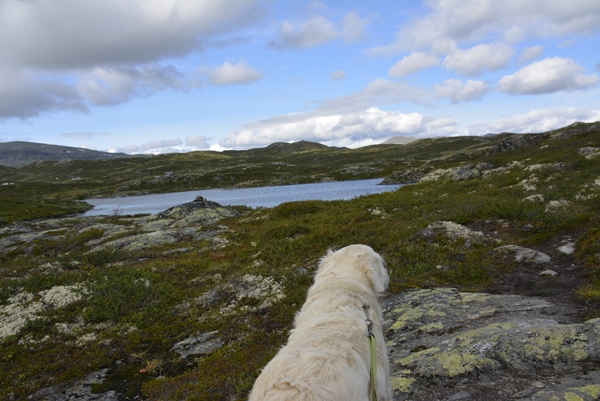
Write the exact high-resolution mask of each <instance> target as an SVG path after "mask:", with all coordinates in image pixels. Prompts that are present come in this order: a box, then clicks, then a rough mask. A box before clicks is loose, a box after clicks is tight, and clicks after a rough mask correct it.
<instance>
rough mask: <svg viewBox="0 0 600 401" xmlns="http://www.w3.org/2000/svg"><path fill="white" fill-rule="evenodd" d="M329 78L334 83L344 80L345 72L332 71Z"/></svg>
mask: <svg viewBox="0 0 600 401" xmlns="http://www.w3.org/2000/svg"><path fill="white" fill-rule="evenodd" d="M329 77H330V78H331V79H333V80H334V81H339V80H340V79H344V78H346V71H344V70H337V71H334V72H332V73H331V75H329Z"/></svg>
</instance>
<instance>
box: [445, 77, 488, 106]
mask: <svg viewBox="0 0 600 401" xmlns="http://www.w3.org/2000/svg"><path fill="white" fill-rule="evenodd" d="M434 89H435V93H436V94H437V96H439V97H447V98H450V100H451V101H452V103H459V102H469V101H472V100H481V98H482V97H483V96H484V95H486V94H487V93H489V92H490V88H489V87H488V85H487V84H486V83H485V82H483V81H473V80H468V81H467V82H465V83H464V85H463V83H462V81H461V80H460V79H447V80H445V81H444V83H443V85H434Z"/></svg>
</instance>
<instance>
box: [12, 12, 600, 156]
mask: <svg viewBox="0 0 600 401" xmlns="http://www.w3.org/2000/svg"><path fill="white" fill-rule="evenodd" d="M599 76H600V1H599V0H568V1H567V0H502V1H497V0H426V1H413V0H379V1H377V0H373V1H368V2H366V1H359V0H331V1H329V0H324V1H296V0H286V1H283V0H281V1H267V0H126V1H124V0H86V1H82V0H2V1H1V2H0V142H8V141H30V142H40V143H49V144H56V145H65V146H74V147H83V148H88V149H93V150H101V151H109V152H125V153H130V154H141V153H144V154H160V153H172V152H187V151H192V150H205V149H210V150H223V149H249V148H257V147H264V146H267V145H269V144H271V143H273V142H294V141H299V140H308V141H315V142H320V143H323V144H326V145H329V146H346V147H350V148H356V147H360V146H366V145H372V144H377V143H381V142H383V141H385V140H387V139H389V138H391V137H394V136H407V137H415V138H423V137H436V136H458V135H485V134H487V133H499V132H516V133H526V132H543V131H548V130H551V129H555V128H560V127H563V126H566V125H568V124H571V123H573V122H575V121H584V122H591V121H598V120H600V85H599Z"/></svg>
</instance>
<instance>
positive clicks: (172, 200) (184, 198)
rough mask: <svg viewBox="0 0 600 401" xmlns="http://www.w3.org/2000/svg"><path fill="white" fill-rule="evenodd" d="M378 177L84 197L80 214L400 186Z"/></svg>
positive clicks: (344, 195) (265, 202)
mask: <svg viewBox="0 0 600 401" xmlns="http://www.w3.org/2000/svg"><path fill="white" fill-rule="evenodd" d="M381 181H382V179H381V178H376V179H370V180H354V181H336V182H321V183H315V184H299V185H282V186H275V187H259V188H240V189H202V190H198V191H186V192H171V193H166V194H156V195H142V196H128V197H122V198H105V199H86V202H87V203H89V204H91V205H93V206H94V208H93V209H91V210H89V211H87V212H86V213H85V214H84V215H83V216H100V215H111V214H114V213H115V212H118V213H120V214H139V213H150V214H157V213H160V212H162V211H163V210H166V209H168V208H170V207H173V206H176V205H181V204H182V203H188V202H191V201H193V200H194V199H195V198H196V197H197V196H202V197H204V198H206V199H208V200H211V201H214V202H217V203H220V204H221V205H224V206H233V205H246V206H249V207H254V208H255V207H274V206H277V205H280V204H282V203H285V202H294V201H304V200H349V199H352V198H356V197H358V196H363V195H370V194H377V193H381V192H388V191H392V190H394V189H396V188H400V187H401V186H402V185H378V184H379V183H380V182H381Z"/></svg>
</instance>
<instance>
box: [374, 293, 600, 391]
mask: <svg viewBox="0 0 600 401" xmlns="http://www.w3.org/2000/svg"><path fill="white" fill-rule="evenodd" d="M383 306H384V315H385V317H386V322H385V323H384V330H385V332H386V333H387V334H386V340H387V347H388V351H389V353H390V356H391V357H390V365H391V366H390V369H391V372H390V373H391V377H392V386H393V388H394V389H395V391H396V397H395V398H394V399H395V400H404V399H406V398H407V397H408V396H409V394H411V393H412V395H410V399H411V400H432V399H439V400H444V399H451V398H452V397H454V396H456V397H459V398H454V399H469V398H467V394H468V395H469V396H471V397H472V398H473V399H478V400H492V399H494V398H493V396H496V397H497V398H496V399H510V398H512V397H515V398H519V399H524V400H534V399H536V400H540V399H543V400H544V399H547V400H550V398H534V397H536V394H542V393H543V394H546V393H552V394H559V395H561V396H562V397H564V395H565V392H567V391H571V392H574V393H576V394H588V396H587V397H590V396H591V397H592V398H586V397H585V396H582V398H573V399H583V400H588V399H589V400H596V399H598V396H599V395H600V388H597V387H594V386H595V385H597V384H598V383H600V381H598V379H599V378H600V372H598V371H595V372H590V373H589V374H582V372H586V371H588V369H590V368H591V367H592V366H596V365H597V363H598V362H600V319H593V320H589V321H586V322H582V323H568V322H569V321H571V322H572V318H569V316H570V314H571V309H570V308H569V307H566V306H557V305H553V304H552V303H550V302H549V301H547V300H545V299H541V298H533V297H525V296H520V295H492V294H486V293H468V292H460V291H458V290H456V289H453V288H436V289H430V290H428V289H424V290H409V291H404V292H402V293H400V294H397V295H394V296H392V297H390V298H388V299H385V300H384V301H383ZM591 370H594V369H591ZM545 375H552V376H553V377H557V376H559V377H560V380H556V379H554V380H547V381H546V380H544V381H545V383H541V382H540V380H541V378H543V377H546V376H545ZM567 382H569V383H571V386H563V384H564V383H567ZM529 388H531V389H529ZM461 389H463V391H460V390H461ZM499 389H500V390H501V391H502V395H499V396H498V393H497V391H498V390H499ZM526 389H529V390H527V391H525V392H524V390H526ZM490 391H494V393H493V395H492V394H490ZM464 393H467V394H464ZM490 395H492V398H490ZM434 396H435V397H434ZM462 397H464V398H462ZM594 397H595V398H594ZM555 399H556V400H562V399H565V398H555ZM566 399H570V398H566Z"/></svg>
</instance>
